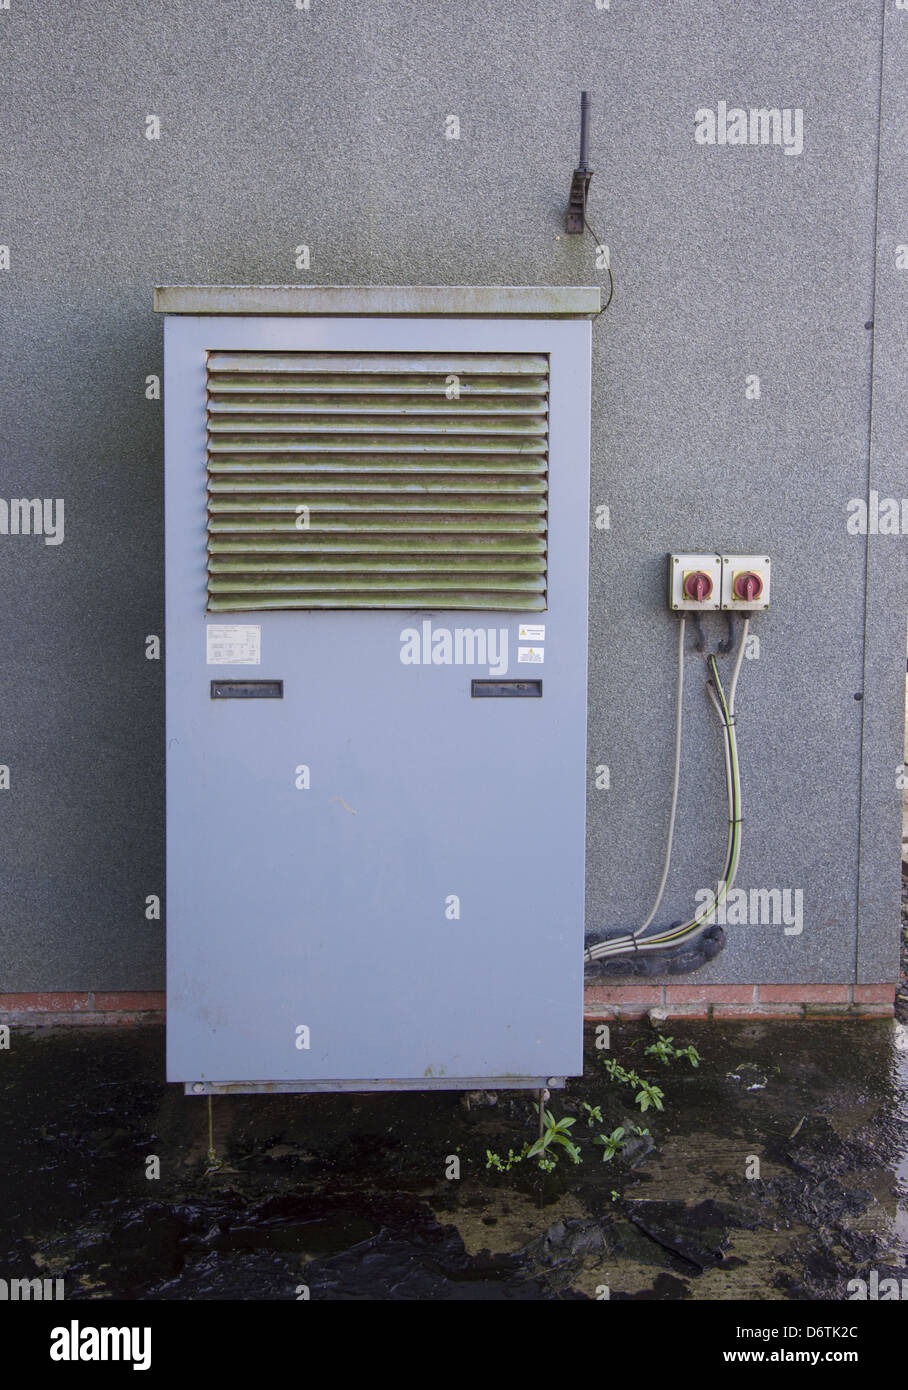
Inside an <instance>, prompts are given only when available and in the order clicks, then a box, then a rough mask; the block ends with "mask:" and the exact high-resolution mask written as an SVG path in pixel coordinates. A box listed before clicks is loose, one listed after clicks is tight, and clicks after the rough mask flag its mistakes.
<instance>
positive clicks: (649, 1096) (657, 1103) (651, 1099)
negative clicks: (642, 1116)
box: [634, 1077, 664, 1111]
mask: <svg viewBox="0 0 908 1390" xmlns="http://www.w3.org/2000/svg"><path fill="white" fill-rule="evenodd" d="M638 1081H639V1083H640V1090H639V1091H638V1093H637V1095H636V1096H635V1097H634V1099H635V1100H636V1102H637V1104H638V1105H639V1106H640V1109H641V1111H644V1110H648V1109H649V1108H650V1106H651V1105H652V1106H654V1107H655V1108H656V1109H657V1110H662V1109H663V1105H662V1100H663V1096H664V1092H663V1091H661V1090H660V1089H659V1087H658V1086H653V1085H652V1084H651V1083H650V1082H649V1081H642V1080H640V1078H639V1077H638Z"/></svg>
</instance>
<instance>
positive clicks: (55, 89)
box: [0, 0, 908, 1022]
mask: <svg viewBox="0 0 908 1390" xmlns="http://www.w3.org/2000/svg"><path fill="white" fill-rule="evenodd" d="M0 70H2V82H0V128H2V131H3V140H2V153H0V158H2V164H3V172H2V186H3V190H4V192H3V199H2V208H0V247H2V248H3V249H2V250H0V320H2V331H0V379H2V388H0V411H2V458H3V464H2V477H3V493H4V499H3V500H4V503H5V505H4V506H0V575H2V592H3V595H4V602H3V621H2V637H0V654H2V660H0V765H2V768H3V771H2V772H0V783H2V790H0V846H2V847H0V862H2V870H0V875H2V901H3V907H2V912H0V990H2V991H3V993H2V995H0V1010H3V1011H4V1013H3V1017H4V1018H6V1019H7V1020H10V1019H11V1020H13V1021H32V1022H35V1021H42V1020H47V1019H54V1020H58V1021H59V1020H61V1019H68V1020H70V1021H73V1022H79V1021H83V1022H84V1021H92V1022H95V1021H98V1020H99V1019H104V1020H108V1021H117V1022H122V1021H130V1020H138V1019H142V1018H155V1017H159V1016H160V1013H159V1011H160V1010H161V1009H162V1007H163V994H162V993H161V990H162V983H163V955H164V949H163V911H164V909H165V908H166V901H165V884H164V881H163V876H164V868H163V842H164V801H163V794H164V789H163V751H164V728H163V706H162V664H163V663H162V658H163V655H164V654H163V653H159V652H158V650H157V646H156V643H155V642H154V641H153V640H150V639H152V638H154V637H156V636H160V634H161V632H162V616H163V615H162V605H163V568H162V553H163V534H162V452H163V441H162V409H163V407H162V402H161V400H160V397H159V392H158V390H157V383H158V381H159V379H160V376H161V371H162V350H161V333H162V324H161V319H160V317H159V316H157V315H155V314H154V313H153V311H152V287H153V286H154V285H156V284H181V283H182V284H275V283H276V284H281V283H288V282H289V283H298V284H349V285H356V284H374V285H395V284H397V285H408V284H428V285H433V284H435V285H585V284H597V283H598V284H601V285H603V287H605V284H606V279H607V272H606V270H605V269H604V266H603V261H604V255H603V253H598V252H597V247H596V242H595V239H594V238H593V237H591V236H586V237H567V236H566V235H565V234H564V213H565V204H566V199H567V193H568V187H569V183H570V174H571V170H572V168H573V165H574V163H575V160H576V154H577V143H578V113H579V92H580V90H581V89H582V88H587V89H589V90H590V92H591V93H592V101H593V108H592V110H593V119H592V155H593V164H594V167H595V169H596V173H595V176H594V178H593V181H592V186H591V195H590V207H589V218H590V222H591V224H592V226H593V227H594V228H595V231H596V237H597V238H599V239H601V241H602V242H603V243H606V244H607V245H608V248H609V251H608V255H609V258H610V261H611V266H612V268H613V272H614V278H615V294H614V299H613V302H612V304H611V306H610V307H609V308H608V309H607V310H606V311H605V312H604V313H603V314H602V315H601V316H600V317H599V319H598V320H597V321H596V322H595V324H594V327H593V399H592V435H593V455H592V497H593V509H592V512H591V518H590V561H591V624H592V630H591V649H590V690H589V710H590V724H589V798H588V835H589V840H588V905H589V917H588V925H589V927H590V928H595V927H600V926H606V925H614V926H628V925H635V924H637V923H638V922H639V921H640V914H641V911H643V912H645V911H646V910H648V907H649V904H650V902H651V901H652V898H653V895H654V893H655V889H656V885H657V882H658V879H659V874H660V868H661V860H662V854H663V846H664V837H665V832H666V822H667V813H668V800H669V792H670V772H671V760H672V747H673V717H674V714H673V701H674V688H675V670H674V661H675V642H676V628H675V620H674V619H673V618H672V616H671V615H670V614H669V612H668V611H667V608H666V602H665V555H666V553H667V552H668V551H670V550H675V549H677V550H689V551H701V550H705V551H717V552H722V551H738V552H750V551H759V552H761V553H762V552H765V553H766V554H767V555H770V556H771V557H772V562H773V605H772V610H771V612H770V613H769V614H768V615H766V616H761V617H759V618H758V619H757V620H756V621H755V622H754V625H753V631H754V634H755V635H756V636H757V637H758V638H759V652H758V654H757V652H756V650H755V649H754V650H753V651H752V653H751V658H750V659H749V660H747V661H746V662H745V665H744V668H743V672H742V677H741V683H740V687H739V707H740V714H739V739H740V747H741V757H742V767H743V787H744V798H745V817H746V823H745V827H744V849H743V858H742V864H741V869H740V873H739V878H738V883H739V885H740V886H741V887H743V888H745V889H746V890H748V894H750V891H751V890H766V891H768V892H770V893H771V892H772V890H778V891H779V893H780V894H784V893H785V892H786V890H787V892H788V894H789V896H788V899H787V901H788V903H789V905H790V911H789V918H790V920H789V921H788V922H787V923H786V922H779V921H777V922H773V921H768V922H767V921H760V920H757V921H751V922H750V923H749V924H747V925H743V924H742V925H736V926H730V927H729V929H728V944H727V946H726V949H725V950H724V952H723V953H722V954H721V955H720V956H719V957H718V958H717V959H716V960H714V961H713V962H712V963H711V964H709V965H708V966H707V967H705V968H704V969H702V970H701V971H699V972H698V973H697V974H695V975H691V976H689V977H685V976H675V977H666V978H665V979H657V980H646V981H643V982H640V981H637V982H632V981H631V982H625V981H621V980H618V981H615V982H612V983H609V982H608V981H597V982H596V983H593V984H591V985H590V987H589V991H588V1010H589V1013H590V1014H591V1015H592V1016H609V1015H610V1014H614V1013H616V1012H621V1011H624V1012H629V1013H637V1014H639V1013H641V1012H643V1011H645V1010H648V1009H651V1008H653V1009H661V1010H663V1011H665V1012H666V1013H669V1014H671V1013H679V1012H680V1013H685V1012H686V1013H690V1014H702V1013H707V1012H712V1013H713V1014H715V1015H721V1016H723V1017H734V1016H739V1017H752V1016H754V1015H758V1016H772V1015H774V1014H779V1013H781V1014H791V1013H798V1014H804V1013H808V1014H811V1015H819V1014H824V1013H832V1014H841V1013H853V1014H864V1015H867V1014H874V1013H877V1014H879V1013H883V1014H886V1013H890V1012H891V1010H892V1001H893V992H894V981H895V980H896V978H897V973H898V972H897V933H898V920H899V864H900V855H899V834H900V789H899V785H898V783H899V778H900V764H901V761H902V757H903V753H902V728H903V717H904V707H903V700H904V676H905V671H904V664H903V662H904V651H905V638H904V634H905V620H906V595H908V589H906V565H905V553H906V545H908V541H906V538H905V535H904V533H903V525H904V526H905V527H906V528H908V504H906V512H905V516H904V521H903V516H902V512H901V510H900V507H901V499H902V497H903V496H908V478H906V469H905V444H904V441H905V439H906V438H908V410H906V404H905V402H906V398H908V391H906V365H908V363H906V357H908V310H906V304H908V139H906V134H905V131H906V128H908V127H906V121H905V116H906V91H908V85H906V84H908V3H906V0H886V3H885V4H884V3H883V0H839V2H838V3H829V0H778V2H776V0H740V3H735V4H732V3H709V0H706V2H704V0H672V3H667V2H666V0H528V3H524V4H520V5H513V6H507V5H504V6H503V5H501V4H500V3H499V2H498V0H464V2H463V3H460V4H450V3H447V0H421V2H420V3H416V0H407V2H404V0H369V3H368V4H363V3H361V0H219V3H218V4H217V5H212V4H211V3H209V2H208V0H160V2H159V3H155V4H151V5H150V4H148V3H147V0H120V3H118V4H117V5H116V6H111V5H109V4H107V3H104V2H103V0H82V2H81V3H79V4H78V5H75V4H71V3H70V2H69V0H51V3H47V4H42V5H40V6H39V5H36V4H33V3H30V0H9V4H8V6H7V7H4V8H0ZM761 111H769V112H770V115H768V116H761V115H759V113H760V112H761ZM773 111H777V112H778V120H777V130H778V138H777V139H776V140H775V141H774V140H773V138H772V136H773V132H774V128H776V117H775V116H774V115H772V114H771V113H772V112H773ZM752 113H756V114H752ZM455 117H456V121H455V120H454V119H453V118H455ZM765 137H768V138H765ZM304 247H305V248H308V251H304V250H303V249H302V248H304ZM307 258H308V266H306V264H305V263H306V260H307ZM21 498H28V499H31V498H37V499H39V500H40V501H41V502H42V508H41V509H40V522H41V524H40V533H38V534H35V532H36V531H37V530H38V529H39V528H38V525H37V521H38V518H37V515H31V514H30V517H31V520H30V525H29V527H28V528H24V527H22V526H20V527H19V530H20V534H13V532H14V530H15V525H14V523H13V520H12V518H13V516H15V517H16V518H17V519H18V515H19V509H18V508H12V509H11V508H10V506H9V504H10V503H12V502H13V501H14V500H15V499H21ZM893 499H894V501H893ZM605 508H607V509H608V511H607V512H606V511H604V510H602V509H605ZM606 516H607V517H608V521H609V525H608V527H607V528H606V527H605V526H602V525H599V526H597V524H596V522H597V518H598V520H599V522H600V523H601V522H603V521H604V519H605V518H606ZM24 529H28V530H29V531H30V532H31V534H21V531H22V530H24ZM721 632H722V626H721V622H720V621H719V620H718V619H713V620H711V621H710V624H709V634H708V635H709V636H710V637H711V638H715V637H716V636H718V635H720V634H721ZM686 719H687V727H686V732H685V745H684V758H683V769H682V786H681V800H680V806H679V818H678V830H677V836H676V850H675V860H674V867H673V871H672V875H671V878H670V880H669V884H668V889H667V892H666V896H665V899H664V901H663V905H662V909H661V912H660V916H659V919H658V920H659V921H660V922H671V921H673V920H677V919H679V918H681V917H682V916H683V915H684V914H685V913H686V912H687V910H688V909H689V908H690V906H692V904H693V901H694V898H695V895H696V893H697V892H698V890H702V889H705V888H707V887H709V886H710V885H711V884H714V883H715V880H716V877H717V874H718V871H719V868H720V859H721V856H722V851H723V847H724V843H725V815H726V812H725V803H724V788H723V780H722V779H723V766H722V754H721V747H720V740H719V737H718V732H717V727H716V723H715V720H714V719H712V715H711V711H710V709H709V706H708V703H707V701H706V698H705V695H704V691H703V673H702V670H701V669H700V667H699V664H698V663H697V662H696V661H695V660H694V659H693V656H692V657H691V660H690V665H689V671H688V689H687V697H686ZM7 769H8V771H7ZM605 769H607V773H606V771H605ZM758 897H759V893H758ZM158 899H159V900H160V902H161V904H162V908H161V914H160V915H157V913H156V909H155V902H156V900H158ZM759 900H761V901H763V900H765V899H763V898H759ZM758 916H759V914H758Z"/></svg>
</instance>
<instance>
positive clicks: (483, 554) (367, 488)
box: [207, 352, 548, 612]
mask: <svg viewBox="0 0 908 1390" xmlns="http://www.w3.org/2000/svg"><path fill="white" fill-rule="evenodd" d="M207 384H208V609H209V611H211V612H229V611H243V610H251V609H287V608H291V609H292V608H298V609H317V608H331V609H339V608H406V609H413V608H431V609H435V610H439V609H445V608H451V609H490V610H495V609H498V610H508V609H512V610H515V609H516V610H520V611H536V610H541V609H544V608H545V607H546V544H545V535H546V518H547V505H548V482H547V466H548V359H547V357H544V356H540V355H538V354H533V353H493V354H489V353H454V354H445V353H346V352H337V353H318V352H311V353H306V352H292V353H267V352H210V353H209V354H208V378H207Z"/></svg>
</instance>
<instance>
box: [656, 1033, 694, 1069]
mask: <svg viewBox="0 0 908 1390" xmlns="http://www.w3.org/2000/svg"><path fill="white" fill-rule="evenodd" d="M644 1056H646V1057H658V1058H659V1061H660V1062H661V1063H662V1064H663V1066H666V1067H667V1066H668V1064H669V1062H673V1061H674V1060H675V1059H676V1058H678V1057H686V1058H687V1060H688V1061H689V1062H690V1064H691V1066H692V1067H698V1066H699V1065H700V1054H699V1052H698V1051H697V1049H696V1048H695V1047H694V1045H693V1043H691V1045H690V1046H689V1047H675V1040H674V1038H665V1037H663V1036H662V1034H661V1033H660V1034H659V1037H658V1039H657V1040H656V1042H654V1043H653V1044H652V1046H651V1047H648V1048H647V1049H646V1051H645V1053H644Z"/></svg>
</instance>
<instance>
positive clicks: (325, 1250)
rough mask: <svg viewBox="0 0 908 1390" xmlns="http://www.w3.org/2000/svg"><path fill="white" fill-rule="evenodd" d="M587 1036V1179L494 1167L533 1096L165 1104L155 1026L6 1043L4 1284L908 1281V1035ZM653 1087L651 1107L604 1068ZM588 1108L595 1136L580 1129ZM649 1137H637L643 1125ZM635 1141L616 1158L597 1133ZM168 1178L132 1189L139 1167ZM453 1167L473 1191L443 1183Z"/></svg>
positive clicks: (565, 1170) (572, 1096) (447, 1291)
mask: <svg viewBox="0 0 908 1390" xmlns="http://www.w3.org/2000/svg"><path fill="white" fill-rule="evenodd" d="M671 1034H672V1037H673V1038H674V1043H675V1046H676V1047H686V1046H687V1045H688V1044H689V1043H693V1044H694V1046H695V1047H696V1048H697V1049H698V1050H699V1052H700V1054H701V1056H702V1062H701V1065H700V1066H699V1067H698V1068H697V1069H693V1068H692V1067H691V1066H690V1063H689V1062H688V1061H687V1060H686V1059H683V1058H681V1059H677V1058H676V1059H675V1060H673V1061H672V1062H671V1063H670V1064H669V1065H664V1064H663V1063H662V1062H661V1061H659V1059H658V1058H655V1057H652V1056H646V1055H645V1049H646V1048H647V1047H648V1046H649V1045H650V1044H651V1043H652V1042H653V1041H654V1038H655V1036H656V1034H655V1032H654V1030H653V1029H652V1028H651V1027H650V1025H649V1024H647V1023H642V1024H631V1023H625V1024H613V1025H611V1048H610V1050H609V1052H607V1053H603V1052H599V1051H597V1049H596V1047H595V1046H594V1045H593V1044H594V1038H593V1030H592V1029H591V1030H590V1039H589V1042H590V1046H589V1047H588V1050H587V1055H586V1065H585V1071H584V1075H583V1077H582V1078H580V1079H577V1080H575V1081H572V1082H571V1083H570V1085H569V1087H568V1088H567V1090H565V1091H564V1092H555V1093H554V1094H553V1097H552V1100H551V1102H550V1104H551V1108H552V1109H553V1111H554V1113H555V1115H556V1116H557V1117H558V1118H562V1117H566V1116H567V1117H573V1118H574V1120H575V1123H574V1125H573V1127H572V1128H571V1131H570V1138H571V1139H572V1140H574V1141H576V1142H577V1143H578V1145H579V1148H580V1150H581V1153H582V1157H583V1161H582V1163H580V1164H576V1165H575V1164H574V1163H572V1162H571V1160H570V1158H569V1156H568V1155H567V1154H566V1153H563V1154H562V1156H561V1157H560V1160H559V1162H558V1164H557V1166H556V1167H555V1169H554V1171H553V1172H552V1173H550V1174H543V1173H541V1172H540V1171H539V1169H538V1167H536V1166H535V1165H534V1163H533V1161H532V1160H530V1159H527V1158H525V1159H523V1161H521V1162H520V1163H518V1164H516V1165H515V1166H514V1167H513V1168H511V1170H510V1171H509V1172H506V1173H500V1172H495V1171H493V1170H490V1169H488V1168H487V1166H486V1163H487V1159H486V1155H487V1151H489V1150H491V1151H492V1152H494V1153H497V1154H499V1155H501V1157H502V1159H504V1158H506V1156H507V1154H508V1150H509V1149H513V1150H514V1151H515V1152H519V1151H520V1150H521V1148H522V1147H523V1146H524V1145H525V1144H528V1143H532V1142H533V1140H534V1139H535V1137H536V1133H537V1127H538V1124H537V1117H536V1113H535V1109H534V1104H533V1099H532V1097H530V1096H528V1095H527V1094H525V1093H521V1092H500V1093H499V1094H498V1095H497V1097H489V1096H487V1095H484V1094H480V1095H477V1096H475V1097H473V1098H472V1100H471V1101H469V1102H468V1101H467V1100H466V1099H465V1098H464V1097H462V1096H460V1095H459V1094H458V1093H454V1092H449V1093H445V1092H433V1093H424V1094H412V1093H400V1094H397V1095H336V1096H331V1095H320V1096H306V1097H302V1096H229V1097H220V1096H219V1097H215V1098H214V1101H213V1118H214V1142H215V1149H216V1153H217V1164H216V1165H215V1166H211V1165H210V1164H209V1161H208V1156H207V1155H208V1103H207V1099H205V1098H196V1097H187V1096H184V1095H183V1093H182V1088H181V1087H179V1086H173V1085H171V1086H167V1085H165V1084H164V1083H163V1082H162V1081H161V1080H160V1078H161V1076H162V1075H163V1070H164V1066H163V1035H162V1033H161V1032H160V1031H158V1030H154V1029H141V1030H135V1031H131V1032H111V1031H108V1030H97V1031H96V1030H84V1031H83V1030H79V1031H78V1032H75V1031H69V1032H51V1033H45V1032H33V1033H29V1032H27V1031H25V1030H16V1031H14V1033H13V1040H12V1047H11V1050H10V1051H9V1052H8V1053H6V1054H4V1058H3V1065H2V1069H0V1100H2V1104H0V1162H2V1170H3V1174H4V1184H3V1197H2V1202H0V1208H2V1212H3V1216H4V1221H3V1235H2V1236H0V1244H3V1245H4V1246H5V1250H4V1259H3V1266H4V1277H6V1278H16V1277H19V1278H31V1277H35V1276H38V1277H51V1276H54V1277H58V1278H62V1279H63V1280H64V1283H65V1292H66V1297H67V1298H69V1299H73V1298H75V1299H79V1298H92V1299H97V1298H112V1297H120V1298H129V1299H170V1298H173V1299H186V1298H196V1299H224V1298H250V1299H292V1298H297V1297H300V1296H301V1294H302V1293H303V1292H304V1291H305V1290H308V1295H309V1297H311V1298H331V1299H346V1300H358V1299H364V1300H366V1299H368V1300H387V1299H414V1300H417V1299H419V1300H423V1299H425V1300H436V1299H438V1300H443V1299H449V1300H474V1301H475V1300H508V1299H539V1300H544V1299H583V1298H592V1299H595V1298H600V1297H603V1296H605V1295H604V1292H603V1291H604V1290H605V1289H606V1288H607V1289H608V1291H609V1296H610V1297H611V1298H612V1299H619V1300H620V1299H654V1300H658V1299H667V1300H670V1299H735V1298H743V1299H760V1300H763V1299H820V1298H824V1299H825V1298H832V1299H842V1298H845V1297H847V1291H846V1285H847V1283H848V1281H849V1280H850V1279H853V1278H855V1277H859V1276H862V1277H865V1278H866V1277H867V1274H868V1272H869V1271H870V1270H871V1269H876V1270H877V1271H878V1274H879V1277H880V1278H881V1279H882V1278H886V1277H899V1278H905V1277H908V1027H906V1026H905V1025H904V1024H895V1025H893V1023H891V1022H889V1021H885V1020H883V1021H878V1022H866V1023H854V1022H848V1023H841V1022H831V1021H823V1022H818V1023H772V1024H766V1025H764V1024H753V1025H740V1024H739V1025H737V1026H732V1025H729V1026H727V1027H724V1028H723V1027H722V1026H721V1025H718V1024H715V1023H713V1024H709V1025H706V1024H690V1025H684V1024H681V1023H680V1022H677V1021H673V1022H672V1025H671ZM609 1058H611V1059H616V1060H617V1061H618V1062H619V1063H620V1064H621V1066H623V1067H625V1068H626V1069H635V1070H636V1071H637V1072H638V1073H639V1074H640V1075H641V1076H642V1077H644V1078H645V1079H646V1080H648V1081H649V1082H650V1083H651V1084H654V1085H657V1086H659V1087H660V1088H661V1089H662V1091H663V1092H664V1109H663V1111H661V1112H659V1111H656V1110H654V1109H652V1108H650V1109H649V1110H647V1112H646V1113H645V1114H642V1113H641V1112H640V1111H639V1109H638V1108H637V1106H636V1105H635V1104H634V1092H633V1091H632V1090H631V1089H629V1088H628V1087H626V1086H621V1085H620V1084H618V1083H617V1082H616V1081H615V1080H613V1079H611V1078H610V1077H609V1076H608V1074H607V1072H606V1070H605V1067H604V1065H603V1063H604V1061H605V1060H607V1059H609ZM584 1103H585V1104H586V1105H587V1106H591V1107H598V1108H599V1110H600V1112H601V1115H602V1119H601V1121H597V1122H596V1123H595V1124H594V1126H593V1127H590V1126H589V1125H588V1124H587V1112H586V1111H585V1110H584V1109H583V1106H584ZM635 1126H636V1127H637V1129H639V1130H648V1131H649V1133H648V1134H645V1135H644V1134H637V1133H635V1131H634V1127H635ZM617 1127H622V1128H623V1129H624V1131H625V1134H624V1140H625V1141H629V1142H628V1143H627V1144H626V1147H624V1148H621V1147H619V1149H618V1151H617V1152H616V1153H615V1154H614V1156H613V1157H612V1158H611V1159H610V1160H609V1161H603V1153H604V1152H605V1150H604V1149H603V1147H601V1146H599V1147H597V1146H595V1145H594V1143H593V1140H594V1138H595V1136H596V1135H597V1134H599V1133H604V1134H606V1135H609V1134H612V1132H613V1131H614V1130H615V1129H616V1128H617ZM153 1156H156V1157H157V1158H158V1160H159V1166H160V1176H159V1177H158V1178H148V1177H146V1171H148V1168H149V1160H150V1159H151V1158H152V1157H153ZM455 1159H456V1160H457V1161H458V1162H459V1165H460V1177H459V1178H456V1177H451V1176H449V1175H450V1174H451V1172H452V1171H453V1169H454V1168H455V1167H456V1164H455V1163H453V1162H452V1160H455Z"/></svg>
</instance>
